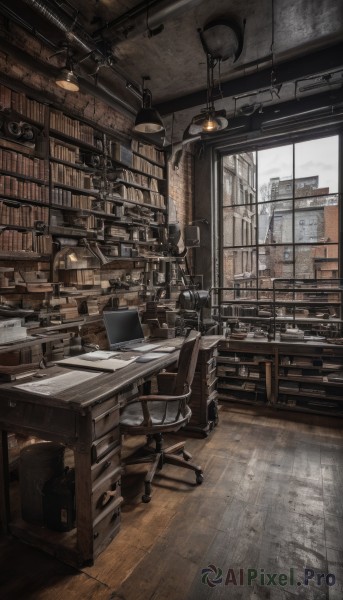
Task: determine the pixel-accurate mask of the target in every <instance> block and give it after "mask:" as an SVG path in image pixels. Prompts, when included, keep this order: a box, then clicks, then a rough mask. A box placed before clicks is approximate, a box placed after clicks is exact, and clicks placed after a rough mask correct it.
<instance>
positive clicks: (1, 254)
mask: <svg viewBox="0 0 343 600" xmlns="http://www.w3.org/2000/svg"><path fill="white" fill-rule="evenodd" d="M0 260H25V261H27V260H31V261H32V260H34V261H35V262H49V261H50V260H51V256H45V255H42V254H38V252H31V251H29V250H16V251H13V252H12V251H11V252H10V253H9V252H5V251H4V250H0Z"/></svg>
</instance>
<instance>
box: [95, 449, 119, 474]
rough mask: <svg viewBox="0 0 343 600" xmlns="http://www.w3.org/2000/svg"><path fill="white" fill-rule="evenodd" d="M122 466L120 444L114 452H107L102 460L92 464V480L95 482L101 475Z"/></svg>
mask: <svg viewBox="0 0 343 600" xmlns="http://www.w3.org/2000/svg"><path fill="white" fill-rule="evenodd" d="M119 466H120V446H117V447H116V448H115V449H114V450H112V452H109V453H108V454H106V455H105V456H104V457H103V458H102V459H101V460H98V461H97V462H96V463H94V465H92V470H91V476H92V482H93V483H95V482H96V481H98V480H99V479H100V478H101V477H104V476H105V475H107V473H110V472H112V470H113V469H115V468H116V467H119Z"/></svg>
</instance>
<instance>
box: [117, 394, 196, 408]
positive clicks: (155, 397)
mask: <svg viewBox="0 0 343 600" xmlns="http://www.w3.org/2000/svg"><path fill="white" fill-rule="evenodd" d="M189 396H190V391H188V392H186V393H185V394H181V395H180V396H168V395H162V394H151V396H138V397H137V398H135V399H134V400H131V401H130V402H128V403H127V405H126V406H128V405H129V404H131V403H132V404H133V403H134V402H173V401H175V400H183V399H186V398H188V397H189Z"/></svg>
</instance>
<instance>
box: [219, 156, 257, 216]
mask: <svg viewBox="0 0 343 600" xmlns="http://www.w3.org/2000/svg"><path fill="white" fill-rule="evenodd" d="M255 181H256V155H255V152H244V153H242V154H236V155H234V156H224V157H223V206H236V205H245V206H253V205H254V203H255V198H256V190H255Z"/></svg>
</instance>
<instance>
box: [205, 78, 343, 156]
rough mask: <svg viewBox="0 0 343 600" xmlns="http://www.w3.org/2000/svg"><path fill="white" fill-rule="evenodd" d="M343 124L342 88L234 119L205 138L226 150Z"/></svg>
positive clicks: (336, 128)
mask: <svg viewBox="0 0 343 600" xmlns="http://www.w3.org/2000/svg"><path fill="white" fill-rule="evenodd" d="M342 124H343V89H342V88H341V89H336V90H332V91H329V92H322V93H320V94H316V95H315V96H307V97H306V98H302V100H301V102H299V101H298V100H289V101H287V102H280V103H279V104H277V105H274V106H269V107H265V108H264V109H263V113H262V114H260V113H259V112H256V113H254V114H253V115H251V116H250V117H242V116H240V117H236V118H235V119H232V120H231V121H230V124H229V127H228V128H227V129H225V130H223V131H220V132H218V133H216V134H211V136H210V135H209V136H207V138H208V139H207V138H206V143H209V144H211V145H214V146H216V148H217V149H220V150H221V151H223V152H224V151H226V150H227V149H228V148H230V147H232V145H233V144H239V145H241V144H244V143H245V144H246V143H247V142H249V141H250V142H251V141H252V140H256V139H268V138H275V136H281V137H282V136H286V137H287V136H288V137H289V136H290V134H291V133H292V132H296V131H302V132H305V131H313V130H316V129H318V128H321V129H323V130H328V129H335V130H338V129H341V128H342Z"/></svg>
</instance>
